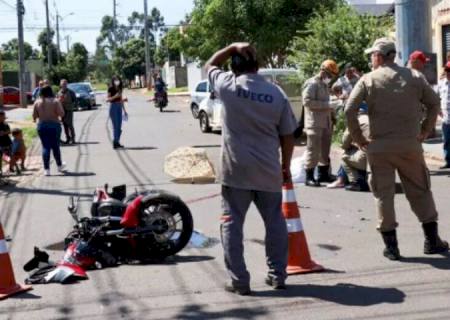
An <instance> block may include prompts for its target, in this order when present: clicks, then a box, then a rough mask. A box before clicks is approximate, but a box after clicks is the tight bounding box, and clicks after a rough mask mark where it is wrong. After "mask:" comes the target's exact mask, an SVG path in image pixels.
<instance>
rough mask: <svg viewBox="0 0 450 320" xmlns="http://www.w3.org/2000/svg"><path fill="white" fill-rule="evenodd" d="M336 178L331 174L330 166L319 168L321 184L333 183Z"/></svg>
mask: <svg viewBox="0 0 450 320" xmlns="http://www.w3.org/2000/svg"><path fill="white" fill-rule="evenodd" d="M335 180H336V177H335V176H333V175H332V174H330V166H329V165H328V166H319V182H326V183H331V182H334V181H335Z"/></svg>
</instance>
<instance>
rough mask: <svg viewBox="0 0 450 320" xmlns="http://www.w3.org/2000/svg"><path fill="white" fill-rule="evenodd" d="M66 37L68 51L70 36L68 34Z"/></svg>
mask: <svg viewBox="0 0 450 320" xmlns="http://www.w3.org/2000/svg"><path fill="white" fill-rule="evenodd" d="M64 39H66V47H67V52H69V50H70V36H69V35H67V36H65V37H64Z"/></svg>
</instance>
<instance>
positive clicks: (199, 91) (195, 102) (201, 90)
mask: <svg viewBox="0 0 450 320" xmlns="http://www.w3.org/2000/svg"><path fill="white" fill-rule="evenodd" d="M209 93H210V87H209V82H208V80H203V81H200V82H199V83H197V85H196V86H195V90H194V91H193V92H191V112H192V116H193V117H194V119H197V118H198V112H199V106H200V103H201V102H202V101H203V100H204V99H205V98H208V97H209Z"/></svg>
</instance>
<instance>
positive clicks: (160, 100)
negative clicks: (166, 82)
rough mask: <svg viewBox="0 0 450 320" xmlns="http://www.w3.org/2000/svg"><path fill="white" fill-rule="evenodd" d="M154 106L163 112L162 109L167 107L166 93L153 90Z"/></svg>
mask: <svg viewBox="0 0 450 320" xmlns="http://www.w3.org/2000/svg"><path fill="white" fill-rule="evenodd" d="M154 101H155V108H159V111H160V112H163V109H164V108H165V107H167V104H168V100H167V93H166V92H165V91H161V92H155V97H154Z"/></svg>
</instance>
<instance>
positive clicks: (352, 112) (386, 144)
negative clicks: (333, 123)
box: [345, 63, 439, 153]
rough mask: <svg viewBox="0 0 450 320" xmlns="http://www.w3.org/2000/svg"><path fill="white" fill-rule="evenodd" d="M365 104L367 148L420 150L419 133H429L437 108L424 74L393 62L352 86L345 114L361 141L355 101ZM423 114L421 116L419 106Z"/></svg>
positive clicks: (371, 150) (402, 150) (354, 136)
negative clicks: (367, 126)
mask: <svg viewBox="0 0 450 320" xmlns="http://www.w3.org/2000/svg"><path fill="white" fill-rule="evenodd" d="M363 101H366V103H367V105H368V115H369V127H370V137H369V139H370V144H369V146H368V152H369V153H371V152H408V151H419V152H421V151H423V149H422V144H421V142H420V141H419V140H418V139H417V136H418V135H419V133H430V132H431V130H432V129H433V127H434V126H435V123H436V118H437V114H438V112H439V97H438V96H437V94H436V93H435V92H434V91H433V89H432V88H431V87H430V85H429V84H428V82H427V81H426V80H425V78H424V76H423V75H422V74H421V73H419V72H417V71H415V70H410V69H408V68H404V67H400V66H398V65H396V64H395V63H389V64H385V65H383V66H381V67H379V68H377V69H376V70H374V71H372V72H371V73H368V74H366V75H364V76H363V77H362V78H361V80H360V81H359V82H358V83H357V84H356V86H355V87H354V88H353V91H352V93H351V95H350V98H349V99H348V101H347V105H346V108H345V115H346V118H347V125H348V128H349V131H350V134H351V135H352V138H353V140H354V141H355V142H357V143H361V142H363V141H364V137H363V135H362V131H361V128H360V126H359V122H358V109H359V105H360V104H361V103H362V102H363ZM423 106H424V107H425V109H426V117H425V119H424V120H423V121H422V118H423V111H422V110H423V109H422V107H423Z"/></svg>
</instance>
